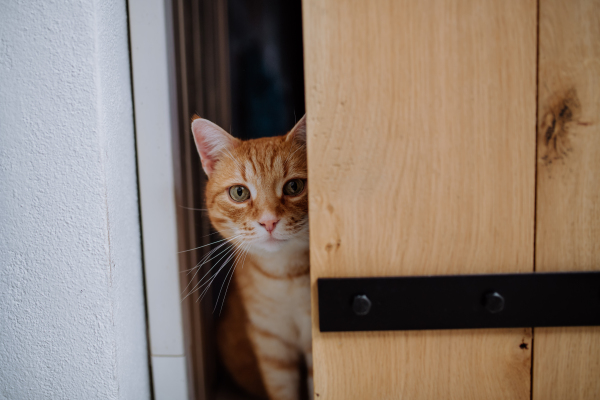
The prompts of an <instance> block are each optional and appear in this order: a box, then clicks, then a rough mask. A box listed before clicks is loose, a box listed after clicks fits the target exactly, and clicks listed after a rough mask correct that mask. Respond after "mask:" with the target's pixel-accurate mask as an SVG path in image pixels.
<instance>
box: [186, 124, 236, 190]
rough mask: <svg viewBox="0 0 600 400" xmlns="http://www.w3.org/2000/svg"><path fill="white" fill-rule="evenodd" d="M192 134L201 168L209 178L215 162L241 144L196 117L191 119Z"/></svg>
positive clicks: (218, 128) (219, 129)
mask: <svg viewBox="0 0 600 400" xmlns="http://www.w3.org/2000/svg"><path fill="white" fill-rule="evenodd" d="M192 133H193V135H194V141H195V142H196V148H197V149H198V153H199V154H200V159H201V160H202V168H203V169H204V172H206V175H208V177H209V178H210V175H211V174H212V173H213V171H214V170H215V164H216V163H217V161H219V159H220V158H221V157H222V156H223V155H224V154H226V153H227V152H229V153H231V150H233V149H234V148H235V147H236V146H238V145H239V144H240V143H241V141H240V140H239V139H236V138H234V137H233V136H231V135H230V134H229V133H227V132H225V131H224V130H223V129H221V128H220V127H219V126H217V125H215V124H213V123H212V122H210V121H208V120H206V119H202V118H200V117H198V116H197V115H194V117H193V118H192Z"/></svg>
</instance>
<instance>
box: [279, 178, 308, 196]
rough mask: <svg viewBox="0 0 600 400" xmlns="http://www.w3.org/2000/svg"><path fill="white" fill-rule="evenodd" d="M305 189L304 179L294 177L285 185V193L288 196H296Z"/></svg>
mask: <svg viewBox="0 0 600 400" xmlns="http://www.w3.org/2000/svg"><path fill="white" fill-rule="evenodd" d="M303 190H304V179H292V180H290V181H287V182H286V184H285V185H283V194H285V195H286V196H296V195H299V194H300V193H302V191H303Z"/></svg>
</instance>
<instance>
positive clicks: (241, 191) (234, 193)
mask: <svg viewBox="0 0 600 400" xmlns="http://www.w3.org/2000/svg"><path fill="white" fill-rule="evenodd" d="M229 196H230V197H231V199H232V200H233V201H237V202H238V203H241V202H243V201H246V200H248V199H249V198H250V191H249V190H248V188H247V187H246V186H242V185H235V186H232V187H230V188H229Z"/></svg>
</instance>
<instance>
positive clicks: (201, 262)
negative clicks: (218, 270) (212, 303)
mask: <svg viewBox="0 0 600 400" xmlns="http://www.w3.org/2000/svg"><path fill="white" fill-rule="evenodd" d="M228 243H229V242H225V243H221V244H220V245H219V246H218V247H217V248H215V249H213V250H211V251H210V253H208V254H207V255H206V256H204V258H203V259H202V260H200V262H199V263H198V264H196V266H195V267H194V268H192V270H194V269H196V273H194V276H192V278H191V279H190V282H189V283H188V284H187V286H186V287H185V289H183V291H182V292H181V294H183V293H185V291H186V290H187V288H188V287H189V286H190V285H191V284H192V282H193V281H194V278H196V275H198V272H200V269H201V267H202V266H203V265H204V264H206V263H207V262H209V261H211V260H214V259H215V258H217V257H219V255H221V254H222V253H224V252H225V251H230V250H231V248H230V247H226V248H225V250H223V251H221V252H220V253H219V254H217V255H216V256H214V257H211V256H212V254H214V253H215V252H216V251H217V250H219V249H220V248H221V247H223V246H225V245H226V244H228ZM209 257H211V258H210V259H208V258H209ZM219 261H220V260H219ZM219 261H217V263H218V262H219ZM211 269H212V268H211ZM190 272H191V271H190ZM208 272H210V270H209V271H208ZM208 272H207V274H208ZM189 274H190V273H189V272H188V275H189ZM204 276H206V275H204ZM202 279H204V277H202ZM202 279H200V281H199V282H198V284H200V282H202ZM198 284H196V286H197V285H198ZM194 288H195V286H194ZM194 288H192V289H190V293H189V294H191V293H193V292H194ZM189 294H188V296H189ZM186 298H187V296H185V297H184V298H183V300H185V299H186ZM183 300H181V301H183Z"/></svg>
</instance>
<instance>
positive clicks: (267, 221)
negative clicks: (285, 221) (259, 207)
mask: <svg viewBox="0 0 600 400" xmlns="http://www.w3.org/2000/svg"><path fill="white" fill-rule="evenodd" d="M278 222H279V220H278V219H276V218H274V217H272V216H268V217H263V218H261V219H260V220H259V221H258V223H259V224H261V225H262V226H263V228H265V229H266V230H267V232H269V233H271V232H273V231H274V230H275V225H277V223H278Z"/></svg>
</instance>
